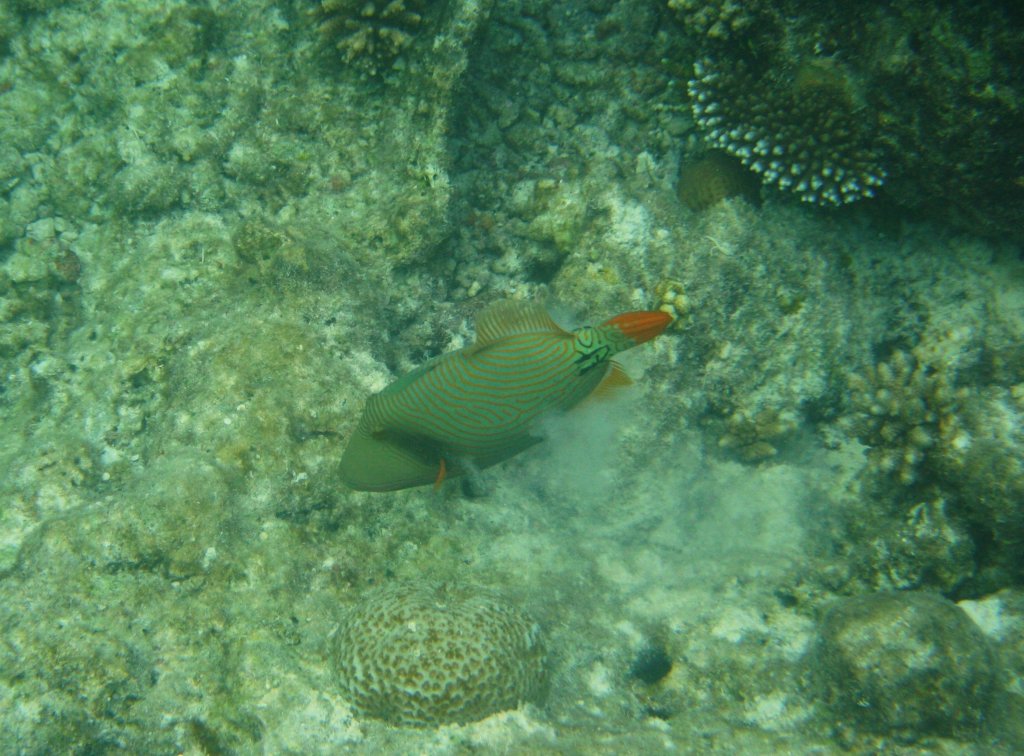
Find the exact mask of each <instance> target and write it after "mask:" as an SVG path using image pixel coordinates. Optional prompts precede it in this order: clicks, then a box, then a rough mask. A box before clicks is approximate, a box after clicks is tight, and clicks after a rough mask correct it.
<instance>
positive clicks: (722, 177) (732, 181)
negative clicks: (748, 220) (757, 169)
mask: <svg viewBox="0 0 1024 756" xmlns="http://www.w3.org/2000/svg"><path fill="white" fill-rule="evenodd" d="M676 191H677V192H678V194H679V199H680V200H681V201H682V203H683V204H684V205H686V206H687V207H688V208H690V209H691V210H704V209H706V208H709V207H711V206H712V205H716V204H718V203H719V202H721V201H722V200H724V199H728V198H730V197H742V198H743V199H745V200H747V201H748V202H754V203H756V202H757V201H758V200H759V199H760V196H759V192H758V184H757V179H756V178H755V177H754V176H753V175H752V174H751V172H750V171H747V170H745V169H744V168H743V165H742V164H741V163H740V161H738V160H736V159H735V158H733V157H730V156H729V155H727V154H726V153H724V152H722V151H720V150H709V151H708V152H706V153H705V154H703V155H701V156H699V157H695V158H690V159H687V160H684V161H682V162H681V163H680V165H679V183H678V185H677V190H676Z"/></svg>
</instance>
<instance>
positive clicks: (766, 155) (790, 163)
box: [687, 58, 886, 205]
mask: <svg viewBox="0 0 1024 756" xmlns="http://www.w3.org/2000/svg"><path fill="white" fill-rule="evenodd" d="M805 65H806V66H807V67H808V68H809V67H811V66H820V67H822V68H824V67H826V66H827V65H828V61H826V60H822V61H816V62H814V63H809V64H805ZM687 90H688V92H689V94H690V103H691V107H692V108H693V116H694V119H695V120H696V122H697V125H698V126H699V127H700V128H701V129H702V130H703V131H704V134H705V137H706V139H707V140H708V141H709V142H710V143H711V144H712V145H715V146H717V147H719V148H720V149H722V150H725V151H726V152H728V153H729V154H730V155H734V156H735V157H737V158H739V160H741V161H742V162H743V165H745V166H747V167H748V168H749V169H750V170H752V171H753V172H754V173H757V174H758V175H760V176H761V180H762V181H763V182H764V183H766V184H771V185H774V186H776V187H778V188H779V189H782V190H784V191H790V192H793V193H795V194H796V195H797V196H798V197H799V198H800V199H801V200H803V201H804V202H810V203H811V204H815V205H843V204H847V203H850V202H854V201H856V200H859V199H862V198H864V197H873V196H874V194H875V190H876V189H877V188H878V187H880V186H881V185H882V183H883V181H884V180H885V176H886V172H885V169H884V168H883V167H882V157H881V154H880V150H879V147H878V144H877V143H876V141H875V140H876V131H875V128H874V127H873V124H872V123H871V120H870V119H869V118H866V117H865V114H864V113H863V112H861V111H860V110H859V109H858V108H857V107H856V105H855V103H854V102H853V101H852V99H851V97H850V96H849V93H848V91H847V90H846V88H845V87H844V81H843V79H842V77H841V76H838V75H837V76H816V75H813V74H810V73H807V72H806V71H798V73H797V75H796V76H795V77H794V79H793V80H792V81H782V82H778V81H771V80H769V79H768V77H760V78H759V77H755V76H754V75H753V74H752V73H751V72H750V71H749V69H748V67H747V66H746V65H745V64H744V63H743V62H742V61H733V62H731V63H730V64H723V63H721V62H717V61H714V60H712V59H711V58H704V59H703V60H700V61H698V62H697V63H696V64H694V77H693V78H692V79H691V80H690V82H689V84H688V85H687Z"/></svg>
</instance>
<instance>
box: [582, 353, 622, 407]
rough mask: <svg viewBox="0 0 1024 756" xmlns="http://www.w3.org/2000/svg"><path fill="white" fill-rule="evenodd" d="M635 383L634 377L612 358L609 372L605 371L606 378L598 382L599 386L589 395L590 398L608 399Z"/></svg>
mask: <svg viewBox="0 0 1024 756" xmlns="http://www.w3.org/2000/svg"><path fill="white" fill-rule="evenodd" d="M632 385H633V379H632V378H630V377H629V376H628V375H626V371H625V370H623V369H622V366H621V365H620V364H619V363H617V362H615V360H611V361H610V362H609V363H608V372H607V373H605V376H604V378H602V379H601V382H600V383H599V384H597V387H596V388H595V389H594V390H593V392H592V393H591V394H590V396H588V397H587V398H588V399H608V398H610V397H612V396H615V394H616V393H617V392H618V391H619V390H621V389H624V388H626V387H627V386H632Z"/></svg>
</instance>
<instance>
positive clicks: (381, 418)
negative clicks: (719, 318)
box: [340, 300, 672, 491]
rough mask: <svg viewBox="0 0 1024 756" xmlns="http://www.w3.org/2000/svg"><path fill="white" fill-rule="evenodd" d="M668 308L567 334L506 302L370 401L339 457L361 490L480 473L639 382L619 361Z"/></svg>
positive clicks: (654, 329)
mask: <svg viewBox="0 0 1024 756" xmlns="http://www.w3.org/2000/svg"><path fill="white" fill-rule="evenodd" d="M671 322H672V316H671V315H669V314H668V313H665V312H661V311H637V312H627V313H623V314H621V315H617V316H615V317H613V318H611V319H610V320H606V321H605V322H603V323H601V324H600V325H597V326H583V327H581V328H577V329H575V330H573V331H567V330H565V329H563V328H561V327H560V326H559V325H558V324H557V323H555V321H554V320H552V318H551V316H550V315H549V314H548V312H547V310H546V309H545V308H544V307H543V306H542V305H540V304H537V303H532V302H526V301H518V300H500V301H497V302H495V303H493V304H491V305H489V306H488V307H486V308H485V309H483V310H482V311H481V312H480V313H479V315H478V316H477V318H476V324H475V326H476V339H475V341H474V343H473V344H471V345H470V346H467V347H464V348H462V349H458V350H455V351H452V352H447V353H445V354H441V355H439V356H437V357H434V358H433V359H431V360H429V361H427V362H426V363H424V364H423V365H421V366H420V367H418V368H416V369H414V370H412V371H411V372H409V373H407V374H405V375H404V376H402V377H400V378H398V379H397V380H396V381H394V382H393V383H391V384H390V385H388V386H387V387H385V388H384V389H383V390H381V391H380V392H378V393H376V394H374V395H372V396H371V397H370V398H369V399H368V400H367V401H366V406H365V407H364V408H363V413H362V415H361V416H360V418H359V421H358V423H357V424H356V427H355V430H354V431H353V432H352V435H351V436H350V438H349V440H348V444H347V446H346V448H345V451H344V452H343V454H342V457H341V464H340V477H341V480H342V482H344V483H345V484H346V485H347V486H348V487H349V488H352V489H354V490H357V491H397V490H401V489H404V488H412V487H414V486H422V485H428V484H431V483H433V484H434V486H435V488H437V487H440V485H441V483H442V482H443V481H444V480H445V479H446V478H455V477H458V476H460V475H465V474H467V473H470V472H473V471H476V470H482V469H484V468H487V467H490V466H492V465H496V464H498V463H499V462H503V461H505V460H507V459H509V458H511V457H514V456H515V455H517V454H519V453H520V452H522V451H524V450H526V449H528V448H530V447H531V446H533V445H534V444H537V443H538V442H540V441H542V440H543V436H542V435H541V434H540V433H539V432H538V430H539V429H538V423H539V422H540V421H541V420H542V419H543V418H545V417H548V416H550V415H552V414H555V413H559V412H565V411H567V410H570V409H572V408H573V407H576V406H577V405H579V404H580V403H582V402H583V401H584V400H586V399H588V398H590V397H594V398H599V397H603V396H606V395H609V394H611V393H613V392H615V391H616V390H617V389H619V388H621V387H624V386H627V385H629V384H630V383H632V381H631V380H630V379H629V377H628V376H627V375H626V373H625V371H623V369H622V367H621V366H620V365H619V364H618V363H616V362H615V361H614V360H613V359H612V357H614V356H615V355H616V354H618V353H620V352H623V351H625V350H627V349H631V348H632V347H634V346H637V345H638V344H642V343H644V342H646V341H650V340H651V339H653V338H655V337H656V336H658V335H659V334H661V333H662V332H663V331H664V330H665V329H666V328H667V327H668V325H669V324H670V323H671Z"/></svg>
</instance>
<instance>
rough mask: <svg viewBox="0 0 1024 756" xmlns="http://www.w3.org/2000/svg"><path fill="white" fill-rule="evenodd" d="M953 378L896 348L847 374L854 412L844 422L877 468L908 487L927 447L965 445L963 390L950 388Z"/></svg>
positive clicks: (943, 369)
mask: <svg viewBox="0 0 1024 756" xmlns="http://www.w3.org/2000/svg"><path fill="white" fill-rule="evenodd" d="M915 351H917V352H918V353H919V352H920V350H915ZM954 381H955V378H954V377H953V376H952V375H951V373H950V370H949V369H948V367H947V366H946V365H944V364H942V363H937V364H931V363H927V362H922V361H921V360H919V359H918V357H917V354H915V353H914V352H910V353H908V352H905V351H901V350H897V351H895V352H894V353H893V355H892V356H891V357H890V358H889V360H888V361H885V362H879V363H878V364H876V365H875V366H874V367H873V368H871V369H869V370H868V371H867V372H866V373H864V374H858V373H854V374H852V375H850V376H849V384H850V400H851V406H852V409H853V411H854V414H852V415H851V416H850V417H849V418H848V421H849V422H850V425H851V426H852V428H851V429H852V431H853V432H854V434H855V435H856V436H857V438H858V439H859V440H860V441H861V443H863V444H865V445H866V446H867V447H868V449H869V451H868V458H869V459H870V461H871V463H872V465H874V467H875V469H876V470H877V471H878V472H880V473H882V474H886V475H888V474H892V475H893V476H895V478H896V479H897V480H898V481H899V482H900V483H902V484H904V485H910V484H912V483H914V482H915V480H916V479H917V476H918V468H919V467H920V466H921V464H922V463H923V462H924V461H925V456H926V455H927V454H928V452H929V450H930V449H933V448H934V447H936V446H937V445H943V446H951V447H954V448H956V447H963V446H965V445H967V444H968V443H969V439H968V437H967V436H966V434H965V433H964V431H963V429H962V427H961V425H960V421H959V418H958V412H959V410H960V406H961V404H962V402H963V400H964V399H966V398H967V396H968V394H969V392H968V390H967V389H966V388H955V387H954Z"/></svg>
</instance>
